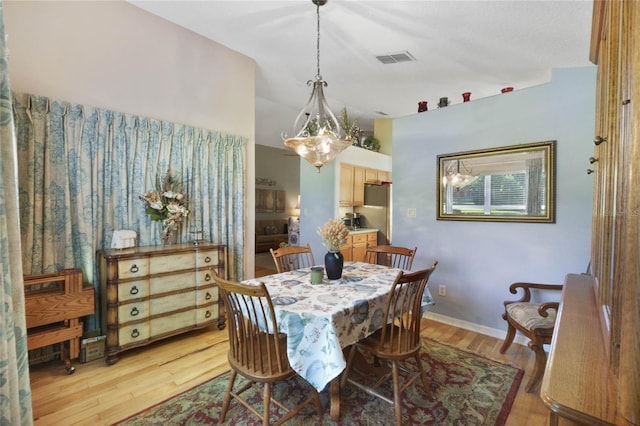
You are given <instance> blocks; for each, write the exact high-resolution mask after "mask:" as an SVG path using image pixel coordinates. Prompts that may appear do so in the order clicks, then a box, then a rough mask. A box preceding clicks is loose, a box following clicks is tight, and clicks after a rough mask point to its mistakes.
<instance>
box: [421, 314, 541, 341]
mask: <svg viewBox="0 0 640 426" xmlns="http://www.w3.org/2000/svg"><path fill="white" fill-rule="evenodd" d="M424 317H425V318H427V319H430V320H433V321H437V322H441V323H444V324H448V325H452V326H454V327H458V328H462V329H464V330H469V331H473V332H474V333H480V334H484V335H486V336H491V337H495V338H497V339H501V340H504V338H505V336H506V335H507V332H506V331H505V330H498V329H495V328H491V327H487V326H485V325H479V324H475V323H472V322H469V321H464V320H461V319H457V318H453V317H449V316H446V315H442V314H436V313H434V312H429V311H427V312H425V313H424ZM513 342H514V343H518V344H520V345H524V346H527V343H528V342H529V339H527V338H526V337H525V336H523V335H521V334H520V333H517V334H516V337H515V339H513Z"/></svg>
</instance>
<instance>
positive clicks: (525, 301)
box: [500, 282, 563, 392]
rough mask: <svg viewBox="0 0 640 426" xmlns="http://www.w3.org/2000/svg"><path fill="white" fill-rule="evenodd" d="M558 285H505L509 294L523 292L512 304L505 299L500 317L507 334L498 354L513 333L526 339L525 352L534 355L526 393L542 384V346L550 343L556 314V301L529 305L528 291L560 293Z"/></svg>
mask: <svg viewBox="0 0 640 426" xmlns="http://www.w3.org/2000/svg"><path fill="white" fill-rule="evenodd" d="M562 287H563V286H562V284H537V283H522V282H519V283H513V284H511V285H510V286H509V291H510V292H511V293H512V294H516V293H518V289H522V291H523V292H524V293H523V294H522V297H521V298H520V299H518V300H515V301H509V300H505V302H504V313H503V314H502V318H503V319H504V320H505V321H506V322H507V324H508V328H507V335H506V336H505V338H504V342H503V343H502V347H501V348H500V353H501V354H503V353H505V352H506V351H507V349H509V347H510V346H511V343H513V339H514V338H515V335H516V330H517V331H519V332H520V333H522V334H523V335H525V336H526V337H528V338H529V344H528V346H529V349H531V350H532V351H533V352H534V353H535V356H536V357H535V365H534V367H533V373H532V375H531V377H530V378H529V381H528V382H527V385H526V386H525V390H526V391H527V392H535V391H536V389H537V388H538V385H540V382H541V381H542V376H543V375H544V369H545V367H546V365H547V353H546V352H545V350H544V345H549V344H551V338H552V337H553V330H554V328H555V325H556V314H557V312H558V307H559V306H560V304H559V302H546V303H533V302H532V301H531V290H535V291H540V290H555V291H558V290H562Z"/></svg>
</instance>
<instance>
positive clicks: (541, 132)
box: [393, 67, 596, 330]
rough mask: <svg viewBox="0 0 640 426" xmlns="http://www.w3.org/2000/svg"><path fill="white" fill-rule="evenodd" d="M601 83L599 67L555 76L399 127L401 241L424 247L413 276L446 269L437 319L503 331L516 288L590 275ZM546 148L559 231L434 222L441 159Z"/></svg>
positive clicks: (396, 190)
mask: <svg viewBox="0 0 640 426" xmlns="http://www.w3.org/2000/svg"><path fill="white" fill-rule="evenodd" d="M595 81H596V69H595V67H585V68H577V69H561V70H555V71H554V72H553V78H552V81H551V82H550V83H548V84H545V85H541V86H537V87H532V88H527V89H522V90H516V91H514V92H511V93H507V94H500V95H496V96H492V97H488V98H484V99H478V100H473V101H471V102H467V103H462V104H456V105H452V106H449V107H447V108H441V109H436V110H432V111H429V112H424V113H420V114H415V115H412V116H408V117H404V118H400V119H396V120H394V123H393V204H394V208H395V210H394V215H393V230H394V234H393V241H394V244H396V245H401V246H410V247H413V246H418V252H417V254H416V259H415V260H414V262H413V266H414V269H416V268H420V267H426V266H427V265H428V264H430V263H431V262H432V261H433V260H438V261H439V265H438V268H437V269H436V271H435V273H434V274H433V275H432V277H431V279H430V282H429V288H430V289H431V292H432V294H433V296H434V298H435V301H436V305H435V306H434V307H433V309H432V311H433V312H434V313H436V314H439V315H444V316H447V317H451V318H454V319H456V320H460V321H462V322H468V323H473V324H477V325H480V326H484V327H488V328H492V329H496V330H505V329H506V327H505V321H504V320H503V319H502V318H501V313H502V312H504V308H503V305H502V302H503V301H504V300H515V299H516V298H515V296H514V295H512V294H510V293H509V292H508V286H509V284H510V283H512V282H515V281H532V282H536V281H537V282H547V283H559V284H562V283H563V281H564V277H565V275H566V274H567V273H570V272H577V273H580V272H584V271H585V270H586V268H587V264H588V262H589V256H590V254H589V252H590V242H591V204H592V203H591V198H592V178H591V177H590V176H588V175H587V174H586V169H587V168H588V167H589V163H588V161H587V160H588V158H589V156H591V155H592V154H593V143H592V140H593V136H594V117H595ZM546 140H557V173H556V176H557V182H556V197H557V202H556V223H555V224H527V223H488V222H457V221H437V220H436V209H437V206H436V190H437V188H438V182H437V162H436V157H437V155H439V154H448V153H455V152H460V151H467V150H473V149H481V148H489V147H499V146H506V145H515V144H521V143H527V142H538V141H546ZM408 208H415V209H416V212H417V215H416V217H415V218H408V217H407V214H406V212H407V209H408ZM441 284H443V285H446V286H447V295H446V297H440V296H438V286H439V285H441ZM556 298H557V296H556Z"/></svg>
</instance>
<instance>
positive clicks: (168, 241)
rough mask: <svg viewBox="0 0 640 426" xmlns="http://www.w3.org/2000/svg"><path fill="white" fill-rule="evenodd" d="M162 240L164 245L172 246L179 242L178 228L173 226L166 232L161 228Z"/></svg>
mask: <svg viewBox="0 0 640 426" xmlns="http://www.w3.org/2000/svg"><path fill="white" fill-rule="evenodd" d="M160 241H162V245H163V246H171V245H173V244H177V243H178V229H175V228H171V229H168V230H167V231H166V232H165V231H164V230H163V229H162V228H160Z"/></svg>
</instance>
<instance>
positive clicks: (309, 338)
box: [243, 262, 433, 420]
mask: <svg viewBox="0 0 640 426" xmlns="http://www.w3.org/2000/svg"><path fill="white" fill-rule="evenodd" d="M310 272H311V268H304V269H297V270H292V271H288V272H282V273H278V274H273V275H267V276H263V277H259V278H253V279H248V280H244V281H243V283H245V284H258V283H260V282H263V283H264V284H265V286H266V287H267V290H268V291H269V295H270V296H271V300H272V303H273V309H274V311H275V315H276V321H277V322H278V331H280V332H282V333H285V334H286V335H287V356H288V358H289V363H290V364H291V367H292V368H293V369H294V370H295V371H296V372H297V373H298V374H299V375H300V376H301V377H303V378H304V379H305V380H306V381H307V382H309V383H310V384H311V385H312V386H314V387H315V388H316V389H317V390H318V391H323V390H324V389H325V388H326V387H327V385H330V395H331V396H330V401H331V419H332V420H337V419H338V418H339V416H340V386H339V379H340V373H341V372H342V371H343V370H344V369H345V367H346V359H345V355H344V353H343V350H344V349H345V348H347V347H349V346H351V345H352V344H354V343H356V342H357V341H359V340H361V339H363V338H365V337H367V336H369V335H370V334H372V333H374V332H375V331H376V330H378V329H380V328H381V327H382V326H383V325H384V323H385V322H386V321H385V319H384V318H383V316H384V310H385V306H386V302H387V297H388V294H389V291H390V290H391V287H392V285H393V283H394V282H395V280H396V278H397V277H398V276H399V275H400V273H401V272H402V270H401V269H397V268H390V267H387V266H383V265H376V264H370V263H364V262H345V263H344V266H343V272H342V276H341V278H339V279H337V280H329V279H327V278H326V275H323V279H322V282H320V283H318V284H312V283H311V279H310V275H311V274H310ZM432 304H433V299H432V298H431V294H430V293H429V291H428V289H425V295H424V297H423V309H426V308H427V307H428V306H430V305H432Z"/></svg>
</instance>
